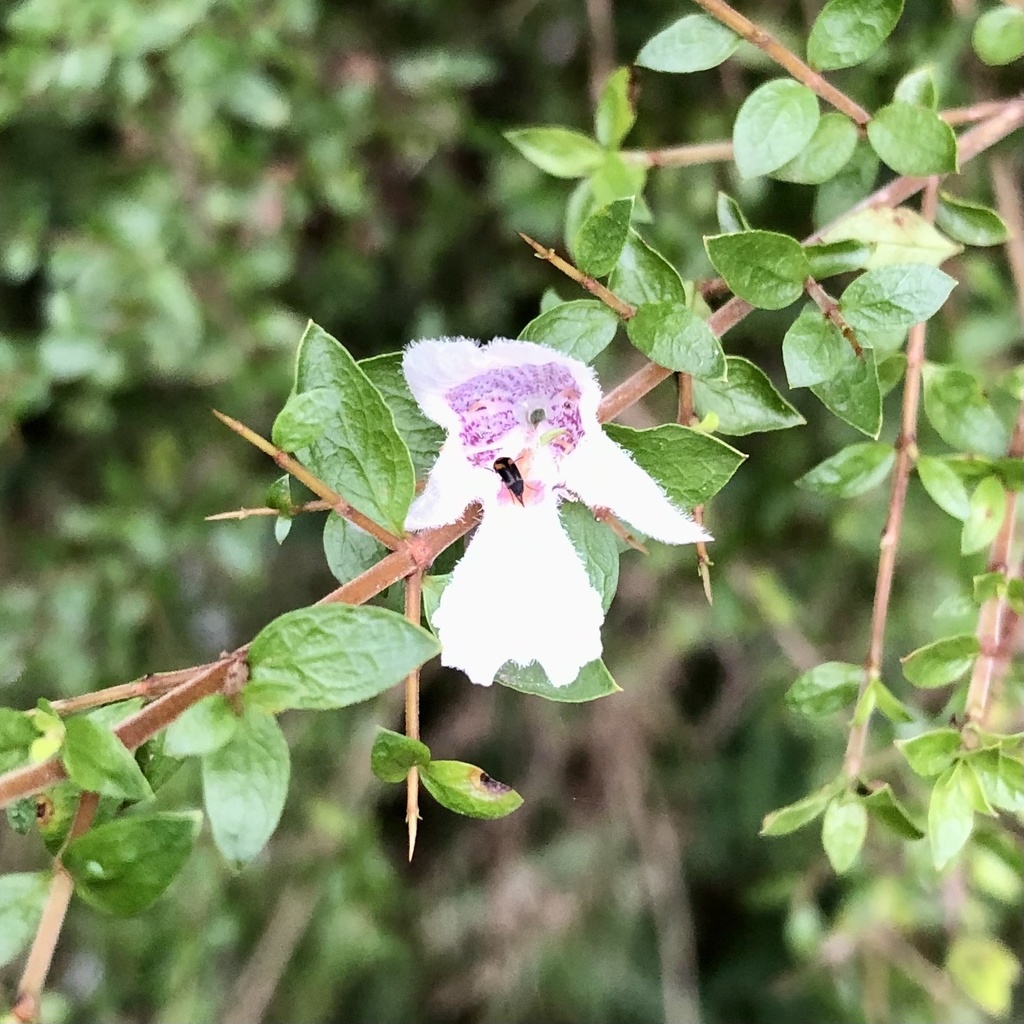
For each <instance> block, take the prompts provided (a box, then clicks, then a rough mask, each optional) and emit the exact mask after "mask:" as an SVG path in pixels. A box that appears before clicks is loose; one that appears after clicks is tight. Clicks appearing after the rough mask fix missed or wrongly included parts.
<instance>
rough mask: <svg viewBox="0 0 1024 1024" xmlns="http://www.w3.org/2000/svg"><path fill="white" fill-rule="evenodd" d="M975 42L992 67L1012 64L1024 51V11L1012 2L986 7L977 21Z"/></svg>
mask: <svg viewBox="0 0 1024 1024" xmlns="http://www.w3.org/2000/svg"><path fill="white" fill-rule="evenodd" d="M971 45H972V46H973V47H974V52H975V53H976V54H977V55H978V56H979V57H980V58H981V61H982V63H984V64H988V65H989V66H990V67H999V66H1000V65H1002V64H1012V63H1013V61H1015V60H1016V59H1017V58H1018V57H1020V56H1021V55H1022V54H1024V11H1022V10H1020V8H1015V7H1010V6H1009V5H1004V6H1001V7H993V8H991V9H990V10H987V11H985V13H984V14H982V16H981V17H980V18H978V20H977V21H976V22H975V23H974V31H973V32H972V33H971Z"/></svg>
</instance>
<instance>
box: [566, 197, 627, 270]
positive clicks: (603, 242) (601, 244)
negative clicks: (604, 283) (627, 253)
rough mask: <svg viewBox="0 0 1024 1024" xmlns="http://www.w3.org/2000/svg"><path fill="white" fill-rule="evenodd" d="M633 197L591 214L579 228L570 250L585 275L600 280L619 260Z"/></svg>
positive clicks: (617, 201) (603, 207)
mask: <svg viewBox="0 0 1024 1024" xmlns="http://www.w3.org/2000/svg"><path fill="white" fill-rule="evenodd" d="M632 216H633V198H632V197H629V198H628V199H618V200H616V201H615V202H614V203H611V204H610V205H608V206H602V207H600V208H598V209H596V210H595V211H594V212H593V213H591V214H590V215H589V216H588V217H587V218H586V220H584V221H583V223H582V224H581V225H580V229H579V231H578V232H577V233H576V239H575V241H574V242H573V246H572V251H573V252H574V253H575V255H576V262H577V264H579V267H580V269H581V270H582V271H583V272H584V273H585V274H590V276H591V277H604V276H605V275H607V274H610V273H611V272H612V270H613V268H614V267H615V264H616V263H617V262H618V260H619V255H620V254H621V253H622V249H623V247H624V246H625V244H626V237H627V235H628V234H629V222H630V220H631V219H632Z"/></svg>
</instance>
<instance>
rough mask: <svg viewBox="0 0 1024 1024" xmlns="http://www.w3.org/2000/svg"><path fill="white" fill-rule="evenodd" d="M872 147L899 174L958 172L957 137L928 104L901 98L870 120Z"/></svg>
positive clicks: (922, 174) (869, 129)
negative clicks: (922, 104)
mask: <svg viewBox="0 0 1024 1024" xmlns="http://www.w3.org/2000/svg"><path fill="white" fill-rule="evenodd" d="M868 142H870V143H871V148H872V149H873V150H874V151H875V152H876V153H877V154H878V155H879V156H880V157H881V158H882V160H883V161H884V162H885V163H886V164H888V165H889V166H890V167H891V168H892V169H893V170H894V171H895V172H896V173H897V174H909V175H914V176H918V177H925V176H927V175H930V174H955V173H956V172H957V169H958V168H957V159H956V136H955V135H954V134H953V129H952V128H950V127H949V125H948V124H946V122H945V121H943V120H942V118H941V117H939V115H938V114H937V113H936V112H935V111H934V110H930V109H928V108H927V107H919V106H916V105H915V104H913V103H903V102H900V101H899V100H897V101H896V102H895V103H890V104H889V105H888V106H887V107H882V109H881V110H879V111H877V112H876V114H875V116H874V117H873V118H872V119H871V120H870V121H869V122H868Z"/></svg>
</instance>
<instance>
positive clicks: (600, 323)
mask: <svg viewBox="0 0 1024 1024" xmlns="http://www.w3.org/2000/svg"><path fill="white" fill-rule="evenodd" d="M618 329H619V318H618V317H617V316H616V315H615V314H614V313H613V312H612V311H611V310H610V309H609V308H608V307H607V306H606V305H605V304H604V303H603V302H598V301H597V299H574V300H573V301H572V302H563V303H561V304H559V305H557V306H555V307H554V309H549V310H548V311H547V312H546V313H541V315H540V316H538V317H535V318H534V319H533V320H531V321H530V322H529V323H528V324H527V325H526V326H525V327H524V328H523V329H522V331H520V333H519V337H520V338H522V340H523V341H534V342H536V343H537V344H538V345H547V346H548V348H553V349H556V350H557V351H559V352H564V353H565V354H566V355H567V356H572V357H573V358H574V359H579V360H581V361H582V362H584V363H589V362H591V361H592V360H593V359H595V358H596V357H597V355H598V354H599V353H601V352H603V351H604V350H605V349H606V348H607V347H608V345H609V343H610V342H611V340H612V338H614V337H615V332H616V331H617V330H618Z"/></svg>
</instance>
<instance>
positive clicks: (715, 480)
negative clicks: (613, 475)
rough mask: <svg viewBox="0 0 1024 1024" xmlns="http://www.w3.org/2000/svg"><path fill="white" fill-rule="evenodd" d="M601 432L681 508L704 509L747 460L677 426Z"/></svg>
mask: <svg viewBox="0 0 1024 1024" xmlns="http://www.w3.org/2000/svg"><path fill="white" fill-rule="evenodd" d="M604 430H605V433H606V434H607V435H608V436H609V437H610V438H611V439H612V440H613V441H614V442H615V443H616V444H619V445H621V446H622V447H623V448H625V449H626V451H628V452H629V453H630V455H632V456H633V459H634V460H635V461H636V462H637V464H638V465H639V466H640V467H641V468H642V469H643V470H645V471H646V472H647V473H649V474H650V475H651V476H652V477H654V479H655V480H657V481H658V483H659V484H661V486H662V488H663V490H664V491H665V493H666V494H667V495H668V496H669V498H670V499H671V500H672V501H673V502H675V504H677V505H678V506H680V508H693V507H694V506H695V505H703V504H704V503H705V502H706V501H708V500H709V499H710V498H712V497H714V495H716V494H717V493H718V492H719V491H720V490H721V489H722V488H723V487H724V486H725V485H726V484H727V483H728V482H729V480H730V478H731V477H732V475H733V473H735V472H736V470H737V468H738V467H739V465H740V463H741V462H742V461H743V460H744V459H745V458H746V455H744V454H743V453H742V452H739V451H737V450H736V449H735V448H733V447H732V446H731V445H728V444H726V443H725V442H724V441H720V440H719V439H718V438H716V437H711V436H710V435H709V434H704V433H702V432H701V431H699V430H694V429H693V428H691V427H684V426H681V425H679V424H678V423H665V424H662V425H661V426H660V427H651V428H649V429H647V430H634V429H632V428H631V427H623V426H620V425H619V424H618V423H607V424H605V427H604Z"/></svg>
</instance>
